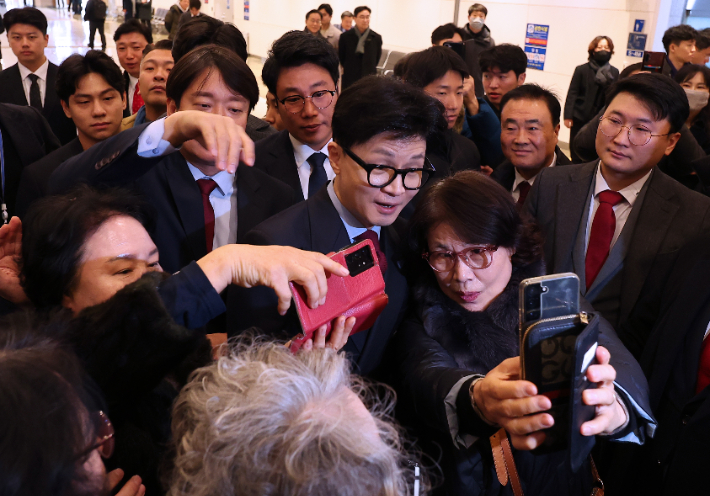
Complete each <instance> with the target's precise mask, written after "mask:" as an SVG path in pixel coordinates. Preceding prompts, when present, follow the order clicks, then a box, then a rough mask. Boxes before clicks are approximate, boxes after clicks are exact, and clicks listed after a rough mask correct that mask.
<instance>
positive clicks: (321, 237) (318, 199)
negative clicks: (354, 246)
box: [308, 187, 350, 254]
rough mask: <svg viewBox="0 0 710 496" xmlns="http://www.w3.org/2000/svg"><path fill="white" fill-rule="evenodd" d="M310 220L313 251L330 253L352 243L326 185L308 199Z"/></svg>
mask: <svg viewBox="0 0 710 496" xmlns="http://www.w3.org/2000/svg"><path fill="white" fill-rule="evenodd" d="M308 222H309V226H308V227H309V229H310V237H311V240H310V244H311V249H312V250H313V251H318V252H321V253H326V254H328V253H330V252H332V251H338V250H339V249H341V248H343V247H344V246H347V245H349V244H350V238H349V237H348V232H347V231H346V230H345V225H344V224H343V221H342V220H341V219H340V215H338V211H337V210H335V206H333V202H331V201H330V196H328V189H327V188H326V187H323V188H321V189H320V190H319V191H318V193H316V195H315V196H313V198H309V199H308Z"/></svg>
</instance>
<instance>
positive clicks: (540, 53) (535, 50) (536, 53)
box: [525, 45, 547, 71]
mask: <svg viewBox="0 0 710 496" xmlns="http://www.w3.org/2000/svg"><path fill="white" fill-rule="evenodd" d="M546 53H547V48H541V47H534V46H528V45H525V55H527V57H528V68H529V69H537V70H539V71H541V70H543V69H544V68H545V56H546Z"/></svg>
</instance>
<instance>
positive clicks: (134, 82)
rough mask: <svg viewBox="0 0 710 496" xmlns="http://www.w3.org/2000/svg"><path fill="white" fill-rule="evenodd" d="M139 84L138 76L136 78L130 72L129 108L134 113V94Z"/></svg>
mask: <svg viewBox="0 0 710 496" xmlns="http://www.w3.org/2000/svg"><path fill="white" fill-rule="evenodd" d="M137 84H138V78H134V77H133V76H131V75H130V74H128V94H127V95H126V96H127V97H128V110H130V111H131V115H132V114H133V94H134V93H135V92H136V85H137Z"/></svg>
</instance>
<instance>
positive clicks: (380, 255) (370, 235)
mask: <svg viewBox="0 0 710 496" xmlns="http://www.w3.org/2000/svg"><path fill="white" fill-rule="evenodd" d="M366 239H369V240H370V241H372V244H373V245H375V253H376V254H377V262H378V263H379V264H380V270H381V271H382V275H383V276H384V275H385V272H387V257H386V256H385V254H384V252H383V251H382V250H381V249H380V239H379V238H378V237H377V233H376V232H375V231H373V230H371V229H368V230H367V231H365V232H364V233H362V234H360V235H359V236H355V241H365V240H366Z"/></svg>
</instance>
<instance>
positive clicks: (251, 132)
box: [245, 114, 278, 141]
mask: <svg viewBox="0 0 710 496" xmlns="http://www.w3.org/2000/svg"><path fill="white" fill-rule="evenodd" d="M245 131H246V132H247V136H249V137H250V138H251V140H252V141H259V140H260V139H264V138H266V137H267V136H271V135H272V134H276V133H278V131H277V130H276V129H275V128H273V127H271V124H269V123H268V122H266V121H265V120H263V119H259V118H258V117H256V116H255V115H252V114H249V117H247V127H246V128H245Z"/></svg>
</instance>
